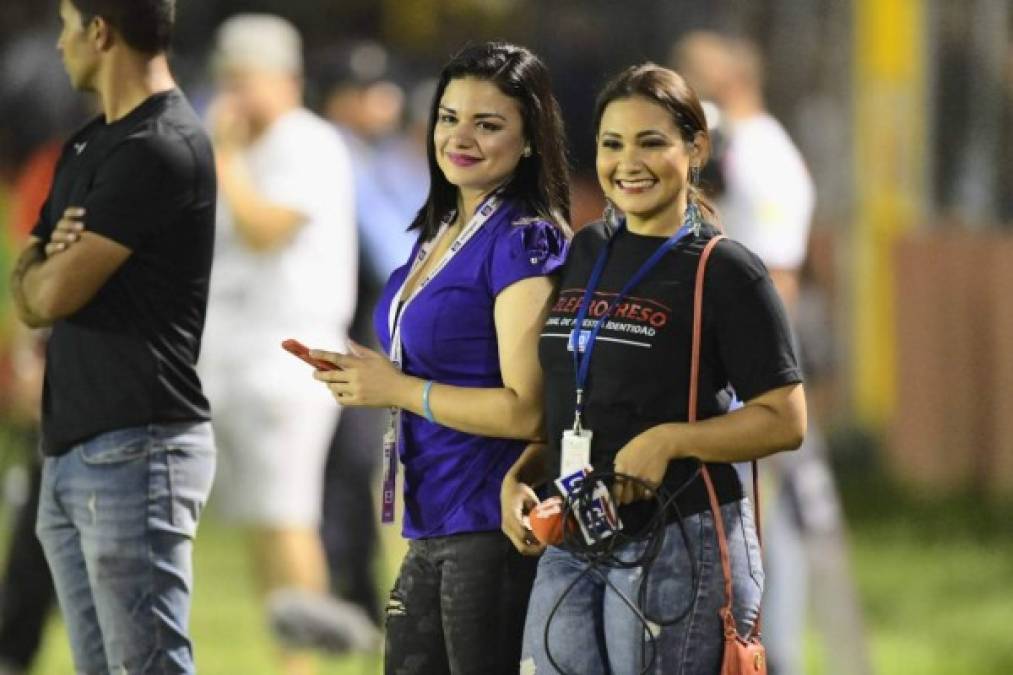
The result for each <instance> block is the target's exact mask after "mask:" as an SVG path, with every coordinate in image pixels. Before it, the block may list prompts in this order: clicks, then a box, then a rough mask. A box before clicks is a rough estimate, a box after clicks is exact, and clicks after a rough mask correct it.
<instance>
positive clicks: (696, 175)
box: [689, 164, 700, 187]
mask: <svg viewBox="0 0 1013 675" xmlns="http://www.w3.org/2000/svg"><path fill="white" fill-rule="evenodd" d="M689 184H690V185H692V186H693V187H697V186H698V185H700V166H699V165H698V164H694V165H693V166H691V167H690V168H689Z"/></svg>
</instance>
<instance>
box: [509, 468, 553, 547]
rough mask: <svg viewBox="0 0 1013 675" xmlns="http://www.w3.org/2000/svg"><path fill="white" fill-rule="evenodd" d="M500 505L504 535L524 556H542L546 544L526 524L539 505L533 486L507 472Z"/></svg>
mask: <svg viewBox="0 0 1013 675" xmlns="http://www.w3.org/2000/svg"><path fill="white" fill-rule="evenodd" d="M499 503H500V513H501V521H502V523H501V528H502V530H503V534H505V535H506V536H507V537H508V538H509V539H510V541H511V542H512V543H513V545H514V547H515V548H516V549H517V550H518V551H519V552H520V553H521V554H522V555H530V556H536V555H541V553H542V551H544V550H545V544H542V543H540V542H539V541H538V539H537V538H535V533H534V532H532V531H531V528H529V527H528V526H527V523H526V522H525V519H526V516H527V514H528V513H530V512H531V509H533V508H534V507H535V506H537V505H538V495H536V494H535V491H534V490H532V489H531V486H530V485H526V484H524V483H522V482H521V481H519V480H518V479H517V477H516V476H515V475H514V473H513V472H512V471H509V472H507V475H506V476H505V477H504V478H503V484H502V486H501V487H500V492H499Z"/></svg>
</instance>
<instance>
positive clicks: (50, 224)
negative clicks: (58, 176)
mask: <svg viewBox="0 0 1013 675" xmlns="http://www.w3.org/2000/svg"><path fill="white" fill-rule="evenodd" d="M52 205H53V193H52V192H50V193H49V196H47V197H46V201H45V202H44V203H43V204H42V208H40V209H39V218H38V220H36V221H35V226H34V227H33V228H32V233H31V234H32V236H33V237H38V238H39V239H41V240H42V241H43V242H47V241H49V237H50V236H51V235H52V234H53V228H55V227H56V222H57V221H58V220H59V218H54V217H53V214H52V213H51V211H52V210H53V206H52Z"/></svg>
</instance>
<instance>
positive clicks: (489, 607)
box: [384, 532, 538, 675]
mask: <svg viewBox="0 0 1013 675" xmlns="http://www.w3.org/2000/svg"><path fill="white" fill-rule="evenodd" d="M537 562H538V560H537V558H526V557H524V556H522V555H521V554H519V553H517V551H516V550H515V549H514V547H513V544H511V543H510V541H509V540H508V539H507V538H506V537H505V536H504V535H503V534H502V533H500V532H474V533H468V534H457V535H451V536H446V537H432V538H429V539H415V540H412V541H411V542H409V544H408V553H407V555H406V556H405V558H404V561H403V562H402V563H401V570H400V572H399V574H398V578H397V581H395V582H394V589H393V590H392V591H391V593H390V599H389V600H388V602H387V609H386V615H387V617H386V622H387V643H386V648H385V654H384V672H385V673H386V674H387V675H443V674H445V673H451V674H452V675H496V674H497V673H503V674H504V675H505V674H506V673H510V674H511V675H515V674H516V673H517V663H518V661H519V660H520V653H521V635H522V633H523V630H524V616H525V613H526V612H527V606H528V595H529V592H530V590H531V584H532V582H533V581H534V577H535V568H536V565H537Z"/></svg>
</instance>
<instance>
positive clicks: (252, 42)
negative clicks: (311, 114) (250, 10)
mask: <svg viewBox="0 0 1013 675" xmlns="http://www.w3.org/2000/svg"><path fill="white" fill-rule="evenodd" d="M212 68H213V70H214V71H215V72H216V73H221V72H222V71H224V70H228V69H232V68H257V69H262V70H273V71H280V72H284V73H291V74H293V75H301V74H302V38H301V37H300V36H299V31H298V30H296V28H295V26H293V25H292V24H291V23H289V22H288V21H286V20H285V19H283V18H281V17H280V16H275V15H273V14H236V15H234V16H231V17H229V18H228V19H226V20H225V22H224V23H222V25H221V26H219V27H218V35H217V38H216V40H215V53H214V56H213V57H212Z"/></svg>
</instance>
